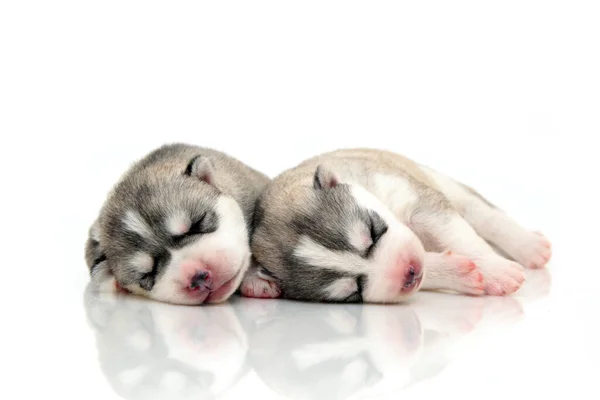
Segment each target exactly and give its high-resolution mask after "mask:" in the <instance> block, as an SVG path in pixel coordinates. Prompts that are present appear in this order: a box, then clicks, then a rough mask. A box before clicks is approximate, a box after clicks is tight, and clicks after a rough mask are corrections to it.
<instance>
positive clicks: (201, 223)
mask: <svg viewBox="0 0 600 400" xmlns="http://www.w3.org/2000/svg"><path fill="white" fill-rule="evenodd" d="M217 225H218V219H217V215H216V214H215V212H214V211H208V212H206V213H205V214H204V215H202V216H201V217H200V218H198V219H197V220H196V221H194V222H193V223H192V224H191V225H190V228H189V229H188V231H187V232H185V233H182V234H181V235H175V236H173V239H174V240H175V241H180V240H182V239H184V238H186V237H190V236H194V235H206V234H208V233H212V232H214V231H216V230H217Z"/></svg>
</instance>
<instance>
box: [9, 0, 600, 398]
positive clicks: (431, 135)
mask: <svg viewBox="0 0 600 400" xmlns="http://www.w3.org/2000/svg"><path fill="white" fill-rule="evenodd" d="M598 21H600V13H599V11H598V3H597V2H595V1H548V0H546V1H528V0H521V1H504V2H482V1H453V2H448V1H421V2H407V1H404V2H398V1H392V2H389V1H376V2H367V1H364V2H357V1H303V2H285V1H241V2H238V1H220V2H196V1H182V2H175V1H169V2H167V1H163V2H161V1H122V0H120V1H102V2H83V1H70V2H69V1H58V0H57V1H25V0H22V1H3V2H2V3H1V4H0V135H1V143H0V152H1V156H0V163H1V170H2V172H1V174H2V175H1V177H2V194H1V200H0V201H1V202H2V210H3V213H2V214H3V215H2V229H1V232H2V233H1V235H2V239H1V243H2V258H1V260H2V261H1V263H2V274H1V275H0V282H2V288H1V289H0V296H2V299H1V301H2V304H1V306H0V307H1V308H2V314H3V321H4V322H3V323H2V328H1V330H0V335H2V337H1V339H2V340H1V342H0V346H1V347H2V353H1V354H2V357H1V361H0V363H2V364H3V365H5V366H6V367H7V368H10V371H12V372H10V373H8V372H3V373H2V375H3V376H4V379H2V380H3V383H2V387H0V397H6V398H25V397H27V396H31V395H33V394H38V395H39V394H42V393H45V392H50V393H52V394H57V393H59V391H63V393H65V395H77V396H79V398H83V396H85V397H86V398H89V397H93V398H94V396H98V398H108V397H109V396H111V395H112V391H111V390H110V389H109V388H108V386H106V384H105V381H104V380H103V378H102V376H101V375H100V374H99V372H98V371H97V366H96V365H95V358H94V357H95V349H94V345H93V341H92V336H91V333H90V331H89V329H88V328H87V326H86V325H85V324H84V323H83V321H84V320H83V312H82V305H81V293H82V291H83V288H84V285H85V283H86V281H87V271H86V269H85V265H84V262H83V243H84V240H85V236H86V234H87V228H88V226H89V224H90V223H91V222H92V220H93V219H94V217H95V214H96V213H97V211H98V209H99V207H100V206H101V204H102V201H103V200H104V196H105V195H106V193H107V191H108V190H109V189H110V187H111V185H112V184H113V183H114V182H115V181H116V179H118V177H119V176H120V174H121V173H122V172H123V171H124V170H125V169H126V168H127V167H128V166H129V165H130V164H131V162H133V161H134V160H135V159H137V158H139V157H141V156H143V155H144V154H145V153H147V152H148V151H150V150H151V149H153V148H154V147H156V146H158V145H160V144H163V143H165V142H174V141H184V142H190V143H195V144H199V145H203V146H209V147H214V148H217V149H220V150H224V151H226V152H228V153H229V154H231V155H234V156H236V157H238V158H239V159H241V160H242V161H244V162H246V163H248V164H250V165H252V166H254V167H255V168H257V169H260V170H262V171H264V172H265V173H267V174H268V175H270V176H275V175H276V174H277V173H278V172H281V171H282V170H283V169H285V168H289V167H292V166H293V165H294V164H296V163H297V162H299V161H301V160H302V159H304V158H306V157H309V156H311V155H314V154H317V153H320V152H324V151H327V150H332V149H335V148H339V147H352V146H368V147H380V148H386V149H390V150H394V151H397V152H401V153H403V154H405V155H407V156H409V157H411V158H413V159H415V160H418V161H420V162H423V163H425V164H429V165H431V166H432V167H435V168H437V169H440V170H442V171H444V172H446V173H448V174H450V175H453V176H455V177H457V178H460V179H462V180H464V181H466V182H467V183H469V184H471V185H473V186H475V187H476V188H477V189H478V190H480V191H481V192H483V193H484V194H486V195H487V196H488V197H489V198H490V199H491V200H492V201H493V202H495V203H497V204H499V205H501V206H502V207H503V208H504V209H506V210H507V211H508V212H510V213H511V214H512V215H514V216H515V218H517V219H518V220H519V221H520V222H522V224H524V225H526V226H530V227H531V228H534V229H539V230H542V231H544V232H545V233H546V234H547V235H548V236H549V237H550V239H551V240H552V242H553V244H554V247H555V258H554V260H553V262H552V265H551V271H552V276H553V284H554V287H553V288H554V289H553V292H552V293H553V294H552V296H554V297H551V300H549V303H548V305H547V308H542V310H541V311H540V310H538V312H539V314H538V316H539V319H536V318H533V319H526V325H525V326H524V327H522V329H521V330H519V331H515V332H514V333H513V336H512V339H511V340H512V341H511V342H510V343H519V340H520V339H519V338H523V340H525V339H526V340H527V345H523V344H522V345H521V346H520V347H518V348H517V349H515V348H514V347H511V346H512V345H505V346H503V347H499V346H501V344H502V343H503V342H504V340H509V339H505V338H502V337H496V338H495V339H494V340H490V341H489V342H487V343H486V345H485V346H484V347H480V348H476V349H475V351H474V353H473V354H474V355H472V356H471V359H469V358H468V357H467V358H463V359H462V361H460V362H457V365H459V366H460V367H456V368H455V369H454V370H450V371H448V372H445V375H440V377H439V378H438V380H437V383H436V385H434V386H427V385H425V386H422V387H420V389H419V390H417V391H414V393H413V394H415V395H416V396H419V395H425V394H426V395H434V394H447V393H452V392H454V393H464V394H465V395H466V396H467V397H469V394H477V396H478V397H481V396H487V395H490V394H497V395H499V396H500V395H515V394H517V393H527V394H536V393H537V394H547V393H559V392H561V391H562V393H565V394H566V393H574V392H577V391H582V390H583V391H584V392H585V393H591V392H590V391H591V390H595V391H596V393H597V390H596V389H593V388H594V386H593V382H591V381H590V379H589V378H590V377H594V376H596V377H597V374H598V372H599V371H598V364H597V362H598V358H594V357H598V347H597V340H598V337H600V330H599V329H598V324H597V322H598V320H597V318H598V310H599V306H600V303H599V302H598V299H597V291H598V289H597V287H598V278H599V277H600V274H599V272H598V268H599V267H600V265H598V264H599V263H598V250H597V248H598V245H597V238H598V228H597V226H598V224H597V222H598V211H597V209H598V195H597V184H598V171H600V168H599V161H598V158H599V156H598V148H599V147H598V145H596V144H594V143H595V142H596V141H597V136H598V134H599V133H600V123H599V116H600V24H599V22H598ZM544 318H546V319H544ZM541 321H545V322H541ZM517 335H519V336H517ZM521 343H522V342H521ZM531 346H533V347H531ZM528 349H530V350H529V353H527V351H528ZM531 349H534V350H531ZM520 357H521V358H520ZM520 360H521V361H520ZM470 363H473V364H474V365H475V364H476V365H478V366H479V367H473V366H471V367H470V365H471V364H470ZM453 371H454V372H453ZM74 372H78V373H80V374H82V376H81V377H80V378H79V377H77V378H76V377H75V375H74ZM256 385H259V383H256ZM586 385H588V386H586ZM249 387H250V388H251V387H253V386H252V383H251V384H250V386H249ZM257 387H258V386H257ZM491 388H493V390H492V389H491ZM588 389H589V390H588ZM256 390H258V389H256ZM2 391H7V392H10V393H12V394H10V395H9V394H5V393H2ZM13 391H14V392H13ZM584 392H581V393H584ZM256 393H258V392H256ZM407 394H408V393H407ZM265 396H266V395H265ZM492 397H493V396H492ZM28 398H32V397H28ZM580 398H585V396H583V397H580Z"/></svg>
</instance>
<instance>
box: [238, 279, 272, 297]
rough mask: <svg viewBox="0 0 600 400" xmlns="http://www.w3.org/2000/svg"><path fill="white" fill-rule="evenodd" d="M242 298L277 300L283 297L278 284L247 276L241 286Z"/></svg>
mask: <svg viewBox="0 0 600 400" xmlns="http://www.w3.org/2000/svg"><path fill="white" fill-rule="evenodd" d="M240 292H241V293H242V296H245V297H254V298H259V299H275V298H277V297H280V296H281V290H280V289H279V286H278V285H277V283H275V282H273V281H269V280H266V279H263V278H261V277H259V276H258V275H247V276H246V277H245V278H244V280H243V281H242V285H241V286H240Z"/></svg>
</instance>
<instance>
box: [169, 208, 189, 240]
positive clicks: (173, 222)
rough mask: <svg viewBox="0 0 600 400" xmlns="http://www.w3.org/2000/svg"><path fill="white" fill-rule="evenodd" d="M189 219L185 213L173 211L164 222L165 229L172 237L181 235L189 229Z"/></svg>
mask: <svg viewBox="0 0 600 400" xmlns="http://www.w3.org/2000/svg"><path fill="white" fill-rule="evenodd" d="M191 223H192V222H191V221H190V217H189V216H188V215H187V213H185V212H183V211H181V210H177V211H174V212H173V213H172V214H171V215H169V217H168V218H167V221H166V226H167V229H168V230H169V233H170V234H172V235H173V236H178V235H183V234H184V233H186V232H187V231H188V230H189V229H190V225H191Z"/></svg>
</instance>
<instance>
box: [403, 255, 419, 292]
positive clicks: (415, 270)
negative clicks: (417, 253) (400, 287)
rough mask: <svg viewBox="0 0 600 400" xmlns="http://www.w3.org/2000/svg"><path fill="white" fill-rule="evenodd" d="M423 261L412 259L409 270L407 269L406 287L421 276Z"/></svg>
mask: <svg viewBox="0 0 600 400" xmlns="http://www.w3.org/2000/svg"><path fill="white" fill-rule="evenodd" d="M421 273H422V270H421V263H420V262H418V261H417V260H411V262H410V264H409V266H408V271H406V281H405V282H404V286H405V287H411V286H412V285H413V284H414V283H415V281H416V280H417V279H419V278H420V277H421Z"/></svg>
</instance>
